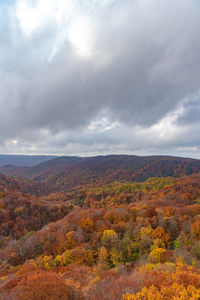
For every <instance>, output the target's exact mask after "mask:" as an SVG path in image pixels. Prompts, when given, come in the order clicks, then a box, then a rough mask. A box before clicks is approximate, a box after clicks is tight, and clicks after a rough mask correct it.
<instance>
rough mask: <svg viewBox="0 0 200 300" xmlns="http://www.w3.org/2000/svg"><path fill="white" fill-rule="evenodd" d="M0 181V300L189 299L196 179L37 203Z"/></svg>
mask: <svg viewBox="0 0 200 300" xmlns="http://www.w3.org/2000/svg"><path fill="white" fill-rule="evenodd" d="M0 180H1V181H3V182H4V183H3V184H2V185H0V191H1V195H0V299H1V300H7V299H11V300H35V299H41V300H49V299H52V297H53V299H55V300H59V299H63V300H95V299H103V300H112V299H113V300H122V299H123V300H136V299H137V300H144V299H145V300H148V299H156V300H157V299H162V300H167V299H173V300H175V299H188V300H189V299H191V300H192V299H195V300H198V297H199V296H200V242H199V241H200V219H199V216H200V173H198V174H193V175H190V176H184V177H180V178H172V177H167V178H149V179H148V180H146V181H144V182H135V183H129V182H124V183H122V182H117V181H116V182H113V183H110V184H106V185H102V186H98V187H94V186H92V185H91V186H89V185H88V184H87V185H86V186H82V187H81V189H74V190H73V191H71V192H68V193H63V194H50V195H49V196H47V197H33V196H30V195H23V194H22V193H21V192H20V191H13V190H12V187H11V186H10V185H9V178H3V177H2V178H0ZM6 180H7V183H6ZM6 185H7V190H5V188H6ZM2 186H4V191H3V190H2ZM77 195H79V196H81V199H82V202H81V206H82V207H80V205H79V203H78V202H77V201H75V202H76V203H75V202H74V200H77V199H76V197H77ZM128 293H129V294H128Z"/></svg>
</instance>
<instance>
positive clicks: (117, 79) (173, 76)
mask: <svg viewBox="0 0 200 300" xmlns="http://www.w3.org/2000/svg"><path fill="white" fill-rule="evenodd" d="M199 32H200V1H199V0H176V1H174V0H59V1H58V0H0V107H1V108H0V153H5V154H8V153H10V154H11V153H12V154H24V153H25V154H58V155H82V156H84V155H96V154H110V153H127V154H139V155H149V154H169V155H179V156H189V157H196V158H200V37H199Z"/></svg>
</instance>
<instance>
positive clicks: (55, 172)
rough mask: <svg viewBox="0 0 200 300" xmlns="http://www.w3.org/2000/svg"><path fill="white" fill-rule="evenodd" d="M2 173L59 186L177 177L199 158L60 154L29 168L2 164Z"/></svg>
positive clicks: (194, 168)
mask: <svg viewBox="0 0 200 300" xmlns="http://www.w3.org/2000/svg"><path fill="white" fill-rule="evenodd" d="M0 170H1V172H2V173H5V174H7V175H11V176H21V177H28V178H31V179H33V180H34V181H37V182H45V183H47V184H50V185H52V186H56V187H57V188H59V189H60V190H64V191H66V190H70V189H71V188H74V187H78V186H81V185H86V184H93V185H99V184H105V183H109V182H113V181H115V180H118V181H129V182H134V181H144V180H146V179H147V178H149V177H167V176H172V177H180V176H183V175H190V174H193V173H197V172H198V171H199V170H200V160H197V159H189V158H179V157H170V156H147V157H142V156H141V157H140V156H132V155H108V156H96V157H89V158H80V157H60V158H56V159H53V160H49V161H47V162H43V163H41V164H39V165H37V166H34V167H31V168H27V167H26V168H25V167H16V166H4V167H2V168H1V169H0Z"/></svg>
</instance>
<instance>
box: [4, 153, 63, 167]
mask: <svg viewBox="0 0 200 300" xmlns="http://www.w3.org/2000/svg"><path fill="white" fill-rule="evenodd" d="M56 157H57V156H52V155H6V154H0V166H4V165H15V166H24V167H32V166H35V165H37V164H39V163H41V162H43V161H47V160H49V159H53V158H56Z"/></svg>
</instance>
